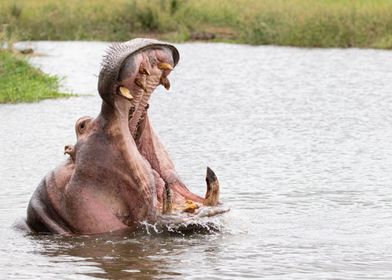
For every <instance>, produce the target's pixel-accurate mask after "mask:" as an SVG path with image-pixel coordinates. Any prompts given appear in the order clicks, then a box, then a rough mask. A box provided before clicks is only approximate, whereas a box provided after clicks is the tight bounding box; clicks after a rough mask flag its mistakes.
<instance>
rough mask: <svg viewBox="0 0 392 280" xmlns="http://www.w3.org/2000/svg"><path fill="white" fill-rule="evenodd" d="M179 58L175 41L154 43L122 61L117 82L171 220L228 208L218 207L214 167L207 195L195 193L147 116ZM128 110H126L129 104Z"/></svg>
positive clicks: (167, 86)
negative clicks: (170, 43) (156, 94)
mask: <svg viewBox="0 0 392 280" xmlns="http://www.w3.org/2000/svg"><path fill="white" fill-rule="evenodd" d="M125 49H126V48H119V47H117V48H116V47H114V48H112V49H111V51H113V52H118V51H119V50H121V51H123V52H124V51H125V53H126V52H127V51H126V50H125ZM121 51H120V52H121ZM117 55H118V54H117ZM112 57H113V55H111V54H110V51H109V54H108V55H107V57H106V60H105V62H104V65H103V71H105V70H104V69H105V67H106V64H108V63H109V64H111V63H113V62H112V60H111V59H112ZM178 60H179V54H178V51H177V49H176V48H174V47H173V46H172V45H167V44H151V45H148V46H145V47H143V48H140V49H139V50H138V51H136V52H134V53H132V54H131V55H128V56H127V57H126V58H125V60H124V61H123V62H122V63H121V67H120V71H119V75H118V79H117V83H116V87H117V90H116V94H117V95H119V96H121V97H123V98H124V99H125V100H126V101H124V100H122V101H121V100H120V101H119V102H128V105H129V109H128V127H129V132H130V134H131V136H132V138H133V141H134V142H135V144H136V146H137V147H138V150H139V152H140V154H141V155H142V156H143V157H144V159H146V160H147V161H148V162H149V163H150V165H151V168H152V172H153V174H154V177H155V188H156V194H157V201H158V203H157V208H158V210H159V212H160V213H162V215H159V220H160V221H165V222H166V223H170V224H172V223H179V222H184V221H189V220H192V219H193V218H194V217H199V218H200V217H204V216H212V215H216V214H218V213H223V212H225V211H227V209H225V208H223V207H217V205H218V204H219V183H218V179H217V177H216V175H215V174H214V172H213V171H212V170H211V169H210V168H208V167H207V174H206V183H207V192H206V195H205V198H204V199H203V198H201V197H199V196H197V195H195V194H193V193H191V192H190V191H189V190H188V189H187V188H186V187H185V185H184V184H183V183H182V182H181V181H180V179H179V178H178V176H177V175H176V174H175V171H174V166H173V164H172V162H171V160H170V158H169V156H168V154H167V152H166V151H165V149H164V147H163V145H162V144H160V142H159V141H158V138H157V137H156V135H155V134H154V133H153V131H152V128H151V124H150V123H149V120H148V117H147V110H148V109H149V103H148V102H149V99H150V97H151V95H152V93H153V92H154V90H155V89H156V88H157V87H158V86H159V85H162V86H163V87H164V88H165V89H166V90H169V89H170V81H169V79H168V76H169V74H170V73H171V71H172V70H173V69H174V67H175V66H176V64H177V62H178ZM101 73H102V72H101ZM101 96H102V95H101ZM118 107H121V106H118ZM124 110H125V111H126V110H127V108H124ZM165 165H166V169H165ZM168 171H169V172H168ZM168 173H169V174H168ZM169 217H171V218H169Z"/></svg>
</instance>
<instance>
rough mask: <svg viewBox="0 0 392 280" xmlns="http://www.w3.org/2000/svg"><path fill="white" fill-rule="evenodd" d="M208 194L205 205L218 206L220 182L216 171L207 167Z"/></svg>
mask: <svg viewBox="0 0 392 280" xmlns="http://www.w3.org/2000/svg"><path fill="white" fill-rule="evenodd" d="M206 183H207V192H206V196H205V199H204V205H206V206H216V205H218V203H219V182H218V178H217V177H216V175H215V173H214V171H212V170H211V168H209V167H207V175H206Z"/></svg>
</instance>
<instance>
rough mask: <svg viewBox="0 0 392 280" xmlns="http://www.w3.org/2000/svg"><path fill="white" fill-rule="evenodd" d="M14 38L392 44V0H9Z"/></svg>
mask: <svg viewBox="0 0 392 280" xmlns="http://www.w3.org/2000/svg"><path fill="white" fill-rule="evenodd" d="M0 25H1V26H3V31H4V30H5V32H6V36H7V38H9V39H11V40H12V39H15V38H17V39H18V40H104V41H124V40H129V39H131V38H133V37H135V36H148V37H158V38H161V39H166V40H171V41H177V42H178V41H187V40H192V39H213V40H215V41H229V42H239V43H249V44H274V45H290V46H304V47H361V48H367V47H370V48H392V1H390V0H230V1H228V0H110V1H109V0H84V1H80V0H2V1H1V2H0Z"/></svg>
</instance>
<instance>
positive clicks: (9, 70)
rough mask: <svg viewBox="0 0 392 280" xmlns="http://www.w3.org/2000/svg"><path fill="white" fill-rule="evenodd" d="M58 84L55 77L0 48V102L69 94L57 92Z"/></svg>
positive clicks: (32, 99) (27, 100)
mask: <svg viewBox="0 0 392 280" xmlns="http://www.w3.org/2000/svg"><path fill="white" fill-rule="evenodd" d="M58 86H59V80H58V78H57V77H54V76H49V75H47V74H44V73H42V72H41V71H40V70H38V69H36V68H33V67H32V66H31V65H29V64H28V63H27V61H26V60H25V59H24V58H22V57H19V56H17V55H15V54H13V53H11V52H10V51H4V50H0V103H17V102H34V101H39V100H42V99H47V98H58V97H64V96H69V95H68V94H62V93H59V92H58V91H57V90H58Z"/></svg>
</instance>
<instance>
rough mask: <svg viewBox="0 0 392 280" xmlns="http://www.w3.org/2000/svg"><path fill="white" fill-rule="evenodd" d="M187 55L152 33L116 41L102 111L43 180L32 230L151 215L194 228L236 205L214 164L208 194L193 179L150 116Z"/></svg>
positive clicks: (104, 227) (109, 228)
mask: <svg viewBox="0 0 392 280" xmlns="http://www.w3.org/2000/svg"><path fill="white" fill-rule="evenodd" d="M179 58H180V56H179V53H178V50H177V49H176V48H175V47H174V46H173V45H171V44H168V43H165V42H160V41H157V40H152V39H134V40H131V41H128V42H125V43H117V44H113V45H112V46H111V47H110V48H109V49H108V51H107V53H106V55H105V57H104V59H103V63H102V68H101V72H100V74H99V81H98V91H99V95H100V96H101V98H102V105H101V111H100V113H99V115H98V116H97V117H96V118H91V117H82V118H80V119H79V120H78V121H77V122H76V124H75V132H76V137H77V142H76V144H75V145H66V146H65V147H64V153H65V154H68V155H69V158H68V159H67V160H66V161H65V162H63V163H62V164H60V165H59V166H58V167H57V168H55V169H54V170H53V171H51V172H49V173H48V174H47V175H46V176H45V177H44V179H43V180H42V181H41V183H40V184H39V185H38V187H37V189H36V191H35V192H34V194H33V196H32V198H31V200H30V203H29V206H28V209H27V220H26V225H27V227H28V228H29V229H30V230H31V231H33V232H39V233H55V234H62V235H75V234H98V233H105V232H113V231H121V230H137V229H139V228H140V227H141V225H142V224H146V223H148V224H153V225H155V226H157V227H159V228H161V229H164V228H173V226H178V225H182V228H183V229H185V230H189V229H197V228H198V225H202V224H203V227H204V226H205V221H208V217H211V216H215V215H219V214H222V213H224V212H227V211H228V209H227V208H225V207H223V206H222V205H221V204H220V203H219V183H218V179H217V177H216V175H215V173H214V172H213V171H212V170H211V169H210V168H207V175H206V183H207V192H206V194H205V196H204V197H201V196H198V195H196V194H194V193H192V192H191V191H190V190H189V189H188V188H187V187H186V185H185V184H184V183H183V182H182V181H181V179H180V177H179V176H178V174H177V172H176V171H175V168H174V164H173V163H172V161H171V159H170V157H169V155H168V153H167V152H166V150H165V148H164V146H163V144H162V143H161V142H160V141H159V138H158V137H157V135H156V134H155V132H154V130H153V129H152V126H151V123H150V121H149V118H148V109H149V103H148V101H149V98H150V96H151V94H152V93H153V91H154V90H155V88H156V87H157V86H159V85H162V86H164V87H165V88H166V89H169V88H170V81H169V79H168V76H169V74H170V72H171V71H172V70H173V69H174V68H175V67H176V65H177V63H178V61H179ZM201 221H202V222H201Z"/></svg>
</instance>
